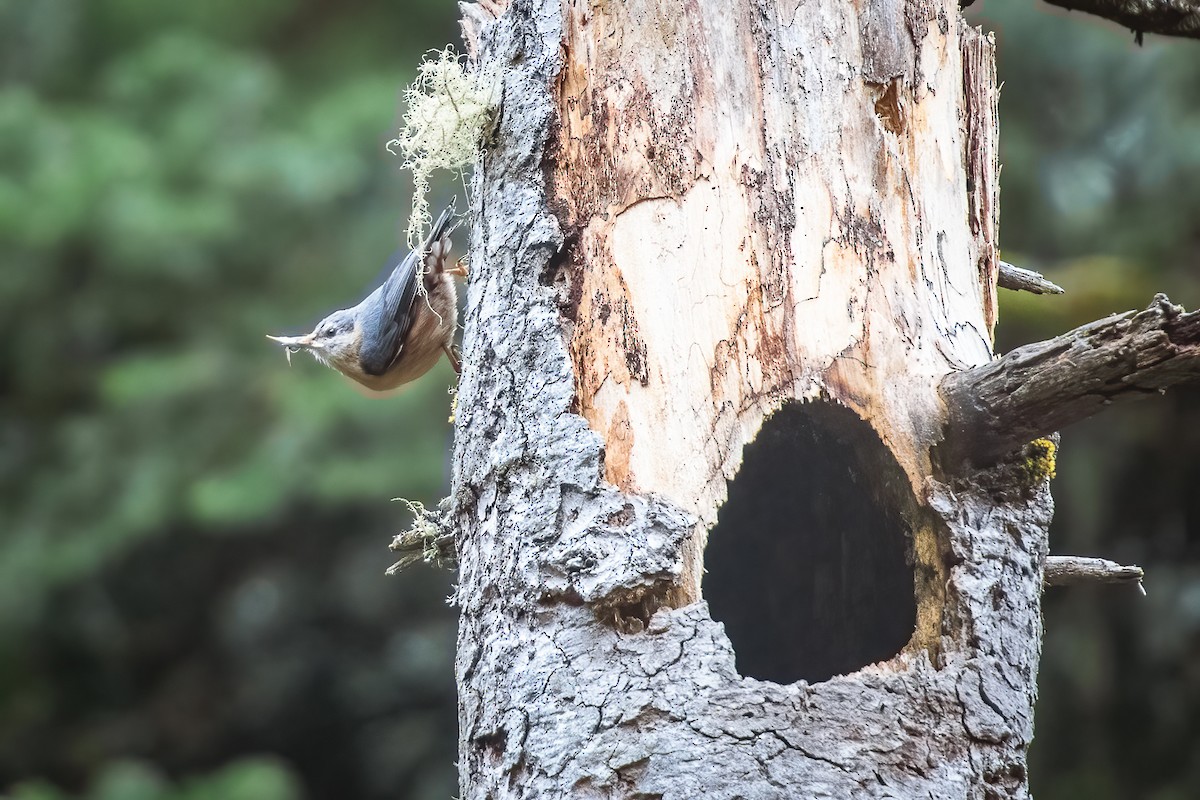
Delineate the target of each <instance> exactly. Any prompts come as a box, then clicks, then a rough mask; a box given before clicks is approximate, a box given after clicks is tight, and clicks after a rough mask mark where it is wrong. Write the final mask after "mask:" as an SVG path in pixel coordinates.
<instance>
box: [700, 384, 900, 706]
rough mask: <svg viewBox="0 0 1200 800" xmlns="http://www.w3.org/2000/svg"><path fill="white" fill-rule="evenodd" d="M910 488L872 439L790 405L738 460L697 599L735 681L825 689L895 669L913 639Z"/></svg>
mask: <svg viewBox="0 0 1200 800" xmlns="http://www.w3.org/2000/svg"><path fill="white" fill-rule="evenodd" d="M913 503H914V501H913V498H912V494H911V491H910V489H909V487H908V483H907V480H906V478H905V476H904V474H903V472H902V470H901V469H900V466H899V464H897V463H896V460H895V458H894V457H893V456H892V454H891V453H890V451H888V449H887V448H886V447H885V446H884V444H883V442H882V441H880V439H879V437H878V436H877V435H876V434H875V431H874V430H873V429H872V428H871V426H870V425H868V424H867V423H866V422H864V421H863V420H862V419H861V418H860V417H858V416H857V415H856V414H855V413H854V412H852V411H850V410H849V409H847V408H845V407H843V406H840V405H836V404H833V403H829V402H815V403H803V404H802V403H790V404H788V405H786V406H784V407H783V408H782V409H780V410H779V411H777V412H776V413H774V414H772V415H771V416H770V417H769V418H768V419H767V420H766V421H765V422H764V423H763V426H762V430H761V431H760V432H759V434H758V436H757V437H756V438H755V439H754V441H752V442H750V443H749V444H748V445H746V447H745V450H744V451H743V459H742V466H741V468H740V469H739V470H738V473H737V476H736V478H735V479H734V480H732V481H730V482H729V498H728V500H727V501H726V502H725V504H724V505H723V506H722V507H721V510H720V512H719V516H718V520H717V524H716V526H715V527H714V528H713V529H712V531H710V532H709V537H708V545H707V547H706V549H705V554H704V564H705V569H706V573H705V576H704V582H703V593H704V597H705V599H706V600H707V601H708V604H709V608H710V610H711V612H712V616H713V618H714V619H717V620H719V621H721V622H723V623H724V624H725V631H726V633H727V634H728V636H729V639H730V641H731V642H732V643H733V648H734V652H735V653H736V659H737V669H738V672H739V673H740V674H741V675H743V676H745V677H751V678H758V679H760V680H768V681H774V682H776V683H793V682H795V681H798V680H806V681H809V682H810V683H811V682H816V681H822V680H826V679H828V678H830V677H833V676H834V675H843V674H846V673H849V672H853V671H855V670H857V669H859V668H861V667H863V666H866V665H868V664H873V663H875V662H878V661H884V660H887V659H889V658H891V657H892V656H895V655H896V654H897V653H898V652H899V651H900V650H901V649H902V648H903V647H904V646H905V645H906V644H907V643H908V642H909V640H910V639H911V638H912V636H913V631H914V628H915V625H916V600H915V596H914V573H913V568H912V566H911V563H912V558H911V544H910V542H911V534H910V529H909V525H908V523H907V522H906V521H905V520H906V518H907V517H909V516H910V515H909V513H908V512H909V509H911V508H912V507H913Z"/></svg>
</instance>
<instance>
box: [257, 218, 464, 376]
mask: <svg viewBox="0 0 1200 800" xmlns="http://www.w3.org/2000/svg"><path fill="white" fill-rule="evenodd" d="M456 227H458V223H457V221H456V220H455V217H454V203H453V202H451V203H450V205H449V206H447V207H446V210H445V211H443V212H442V214H441V216H439V217H438V219H437V222H435V223H434V224H433V228H432V229H431V230H430V232H429V235H428V236H426V237H425V239H424V241H423V242H422V243H421V246H420V247H419V248H417V249H416V250H412V251H410V252H409V253H408V255H407V256H405V257H404V259H403V260H400V261H399V262H398V263H396V259H395V258H393V259H392V260H391V261H390V262H389V263H395V264H396V265H395V267H393V269H392V271H391V273H390V274H389V275H388V277H387V278H386V279H385V280H384V282H383V283H382V284H381V285H380V286H379V287H377V288H376V289H375V291H373V292H371V293H370V294H369V295H367V296H366V297H365V298H364V299H363V300H362V301H361V302H359V303H358V305H356V306H353V307H351V308H343V309H341V310H339V311H334V312H333V313H332V314H330V315H329V316H327V317H325V319H323V320H321V321H320V322H318V323H317V326H316V327H315V328H313V330H312V333H308V334H305V335H303V336H271V335H270V334H268V335H267V338H268V339H270V340H271V341H274V342H278V343H279V344H281V345H283V346H284V347H285V348H287V356H288V362H289V363H291V360H292V353H295V352H298V351H300V350H307V351H308V352H309V353H311V354H312V356H313V357H314V358H315V359H317V361H320V362H321V363H323V364H325V365H326V366H328V367H331V368H333V369H336V370H337V371H338V372H340V373H342V374H343V375H345V376H346V377H347V378H350V379H351V380H353V381H355V382H357V383H358V384H360V385H361V386H363V387H365V388H366V389H367V391H368V393H383V392H390V391H391V390H393V389H396V388H398V387H399V386H401V385H403V384H405V383H409V382H410V381H414V380H416V379H417V378H420V377H421V376H422V375H424V374H425V373H426V372H428V371H429V370H430V369H432V368H433V366H434V365H435V364H437V362H438V360H439V359H440V358H441V357H442V354H443V353H444V354H445V355H446V357H447V358H449V359H450V365H451V366H452V367H454V371H455V372H456V373H459V372H461V371H462V364H461V360H460V358H459V354H458V349H457V348H456V347H455V345H454V331H455V329H456V328H457V327H458V297H457V293H456V291H455V288H454V278H455V277H466V275H467V270H466V267H465V265H464V264H463V263H462V262H461V261H460V262H457V263H455V264H453V265H450V266H448V265H447V261H448V260H449V257H450V246H451V241H450V234H451V233H453V232H454V229H455V228H456ZM396 255H397V256H398V255H399V252H397V254H396Z"/></svg>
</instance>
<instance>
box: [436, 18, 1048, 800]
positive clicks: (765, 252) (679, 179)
mask: <svg viewBox="0 0 1200 800" xmlns="http://www.w3.org/2000/svg"><path fill="white" fill-rule="evenodd" d="M489 5H490V4H489ZM464 11H465V13H466V14H467V15H468V18H469V20H470V22H469V24H470V26H471V28H472V30H471V33H472V38H473V39H474V40H475V41H477V43H478V44H477V46H478V50H477V52H476V54H475V55H476V58H477V59H478V61H480V62H481V63H484V64H493V65H498V66H499V67H501V68H502V69H503V71H504V72H503V74H504V89H503V100H502V104H503V105H502V110H501V116H500V120H499V125H498V130H497V133H496V138H495V143H494V145H493V146H492V147H490V148H489V149H488V151H487V152H486V154H485V156H484V159H483V162H482V164H481V166H480V168H479V169H478V170H477V172H476V182H475V192H474V199H475V203H476V206H475V209H474V211H475V219H476V220H477V224H476V225H475V229H474V233H473V237H474V239H473V241H472V247H471V266H472V277H471V282H470V286H469V289H468V316H467V320H466V334H465V341H464V350H465V353H466V358H467V362H466V367H465V369H464V371H463V376H462V381H461V383H460V387H459V395H458V397H459V400H458V412H457V421H456V436H455V442H456V447H455V455H454V474H453V487H454V497H453V513H452V517H453V524H454V526H455V527H456V529H457V531H458V542H457V545H458V556H459V564H460V583H459V588H458V590H457V593H456V600H457V602H458V604H459V606H460V608H461V613H462V617H461V626H460V633H459V650H458V659H457V673H458V681H459V688H460V724H461V745H460V761H459V765H460V770H461V779H462V796H463V797H464V798H502V797H531V798H533V797H536V798H555V797H572V798H588V797H638V798H695V797H711V798H722V797H730V798H732V797H746V798H774V797H781V798H782V797H796V798H818V797H832V798H847V797H879V798H885V797H891V798H917V797H920V798H926V797H928V798H963V797H1005V798H1008V797H1024V796H1026V794H1027V788H1026V776H1025V750H1026V748H1027V746H1028V743H1029V741H1030V738H1031V736H1032V719H1033V700H1034V694H1035V679H1036V670H1037V659H1038V653H1039V647H1040V625H1041V623H1040V616H1039V597H1040V591H1041V582H1042V575H1041V564H1042V560H1043V558H1044V556H1045V549H1046V529H1047V526H1048V524H1049V519H1050V514H1051V501H1050V497H1049V494H1048V491H1047V489H1046V481H1045V479H1044V475H1042V474H1035V475H1033V476H1032V477H1030V476H1029V474H1028V471H1024V472H1022V471H1021V470H1019V469H1014V468H1010V467H1009V466H1006V465H1004V464H1002V465H1001V466H999V467H996V468H994V469H993V470H992V471H990V472H987V473H977V474H973V475H971V476H970V477H969V478H964V479H959V480H957V481H955V480H952V479H951V478H949V477H946V476H942V475H939V474H938V473H937V472H936V470H935V467H934V465H933V462H932V460H931V457H930V451H931V448H933V447H934V446H935V445H936V444H937V442H938V439H939V437H940V436H941V433H942V430H943V422H944V413H945V412H944V409H943V406H942V403H941V401H940V399H939V395H938V385H939V382H940V381H941V380H942V379H943V378H944V377H945V376H946V375H947V374H948V373H950V372H952V371H955V370H960V369H965V368H969V367H974V366H978V365H980V364H984V363H986V362H988V361H989V360H990V359H991V356H992V354H991V347H990V343H991V331H992V326H993V324H994V321H995V296H994V287H995V282H996V258H995V241H996V214H997V206H996V178H997V168H996V157H995V141H996V120H995V91H996V88H995V78H994V70H993V56H992V46H991V43H990V41H989V40H988V39H987V38H985V37H983V36H982V35H981V34H979V33H978V32H977V31H975V30H972V29H969V28H968V27H966V26H965V25H964V24H963V23H962V21H961V18H960V16H959V11H958V4H957V2H953V0H951V1H950V2H934V1H933V0H907V2H905V1H903V0H863V1H862V2H857V3H851V2H846V1H845V0H809V1H808V2H801V1H800V0H777V1H776V2H772V1H771V0H729V2H721V3H685V4H678V3H667V2H652V1H650V0H630V1H629V2H620V3H618V2H595V3H582V2H570V1H568V2H560V0H517V1H516V2H514V3H512V5H511V6H509V7H508V8H507V9H505V10H504V11H503V13H502V14H501V15H500V16H499V17H498V18H497V19H492V18H490V17H489V16H486V15H484V14H481V13H480V11H479V8H478V7H477V6H472V7H467V8H465V9H464ZM790 401H805V402H817V403H832V404H838V405H839V406H841V407H844V408H847V409H849V410H850V411H852V412H854V414H856V415H857V416H858V417H859V418H861V420H863V421H864V423H863V424H864V425H869V426H870V429H872V430H873V431H874V433H875V435H877V436H878V438H879V440H880V441H881V443H882V446H881V450H882V451H883V452H885V453H886V454H887V456H888V458H889V459H890V461H891V463H893V464H894V465H896V466H897V468H898V470H899V472H898V474H900V475H901V476H902V477H901V480H900V481H899V483H900V484H901V485H900V488H899V490H898V492H899V494H900V495H901V496H902V497H901V499H900V500H898V501H897V502H899V503H900V505H901V506H902V507H903V510H904V516H905V519H906V520H907V521H908V525H909V528H910V530H909V532H908V533H909V547H910V554H911V561H912V566H911V569H912V571H913V572H914V573H915V575H914V579H913V581H914V591H915V594H916V606H917V615H916V623H915V626H914V631H913V635H912V639H911V640H910V642H909V644H908V645H907V646H905V647H904V648H903V649H901V650H900V651H899V652H897V653H896V654H895V655H894V657H892V658H891V659H890V660H887V661H884V662H880V663H877V664H873V665H867V666H864V667H863V668H862V669H859V670H858V671H856V672H852V673H851V674H848V675H844V676H837V677H834V678H832V679H830V680H824V681H820V682H816V683H812V684H809V683H806V682H804V681H799V682H796V683H792V684H787V685H780V684H776V683H771V682H766V681H759V680H755V679H751V678H743V677H740V676H739V674H738V672H737V671H736V669H735V660H734V658H735V656H734V650H733V647H732V645H731V644H730V641H729V638H728V637H727V636H726V633H725V630H724V628H723V626H722V625H721V624H720V623H717V622H714V620H713V619H712V618H711V616H710V614H709V610H708V606H707V604H706V603H705V602H704V599H703V594H702V591H701V590H702V587H701V576H702V574H703V560H702V558H703V548H704V545H705V537H706V535H707V531H709V530H710V529H711V528H712V526H713V525H714V524H715V523H716V522H717V517H718V511H719V509H720V508H721V505H722V503H723V502H724V501H725V499H726V492H727V481H728V480H730V479H733V478H734V477H735V475H736V474H737V472H738V468H739V465H740V464H741V462H742V457H743V448H744V447H745V446H746V445H747V444H748V443H749V442H751V441H752V440H753V439H754V438H755V436H756V434H757V433H758V431H759V430H760V428H761V427H762V426H763V424H764V420H765V419H767V418H768V417H769V416H770V415H771V414H772V413H773V412H774V411H776V410H777V409H780V408H781V407H782V406H783V405H784V404H785V403H788V402H790ZM894 488H895V487H893V489H894ZM795 635H797V636H799V637H800V638H801V639H802V638H803V636H804V632H803V631H799V632H796V634H795Z"/></svg>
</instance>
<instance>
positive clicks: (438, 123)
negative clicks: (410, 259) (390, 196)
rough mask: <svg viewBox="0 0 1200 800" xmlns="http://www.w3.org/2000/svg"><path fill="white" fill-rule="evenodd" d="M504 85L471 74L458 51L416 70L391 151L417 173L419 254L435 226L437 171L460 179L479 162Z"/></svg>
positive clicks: (412, 240)
mask: <svg viewBox="0 0 1200 800" xmlns="http://www.w3.org/2000/svg"><path fill="white" fill-rule="evenodd" d="M499 83H500V82H499V80H498V76H497V74H496V73H495V72H494V71H488V70H475V71H474V72H468V71H467V69H466V67H465V66H464V57H463V56H461V55H459V54H458V53H457V52H456V51H455V50H454V47H453V46H447V47H446V48H445V49H443V50H435V51H431V56H428V57H426V59H425V60H424V61H422V62H421V64H420V66H418V67H417V78H416V80H414V81H413V82H412V85H411V86H409V87H408V88H407V89H405V90H404V102H405V105H406V106H407V110H406V111H405V114H404V121H403V124H402V126H401V128H400V132H399V135H398V136H397V137H396V138H395V139H393V140H391V141H390V142H388V145H387V146H388V150H390V151H392V152H397V151H399V154H400V155H401V156H403V158H404V164H403V165H402V166H401V168H402V169H408V170H411V171H412V177H413V199H412V214H411V215H410V216H409V220H408V231H407V237H408V246H409V248H410V249H412V248H415V247H416V246H417V244H418V243H419V242H420V240H421V234H422V231H424V230H426V229H427V228H428V227H429V225H430V224H431V223H432V217H431V215H430V213H429V199H428V197H427V195H428V193H429V178H430V176H431V175H432V174H433V171H434V170H437V169H446V170H452V171H454V172H456V173H457V174H458V176H459V178H460V180H461V179H462V177H463V173H464V171H465V170H466V168H467V167H468V166H471V165H472V164H474V163H475V160H476V158H477V157H478V156H479V151H480V147H481V144H482V140H483V137H484V134H485V133H486V131H487V130H488V128H489V127H490V126H491V123H492V120H493V119H494V118H495V111H496V103H497V99H498V95H499Z"/></svg>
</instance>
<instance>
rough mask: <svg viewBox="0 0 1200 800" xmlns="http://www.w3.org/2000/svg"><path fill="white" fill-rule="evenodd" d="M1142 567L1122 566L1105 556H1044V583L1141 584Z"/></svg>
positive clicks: (1058, 584)
mask: <svg viewBox="0 0 1200 800" xmlns="http://www.w3.org/2000/svg"><path fill="white" fill-rule="evenodd" d="M1143 577H1144V574H1143V572H1142V568H1141V567H1139V566H1137V565H1133V566H1128V567H1127V566H1123V565H1121V564H1118V563H1117V562H1115V561H1109V560H1108V559H1106V558H1086V557H1084V556H1046V569H1045V584H1046V585H1047V586H1071V585H1074V584H1080V583H1137V584H1139V585H1141V582H1142V578H1143Z"/></svg>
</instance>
